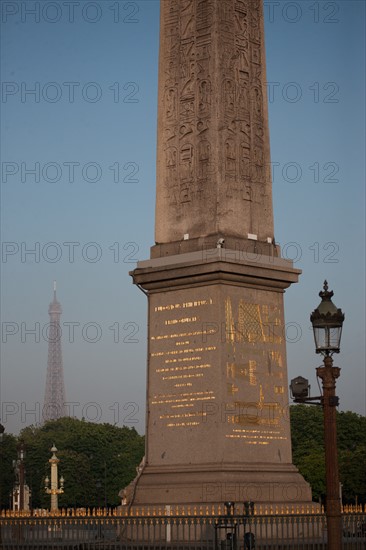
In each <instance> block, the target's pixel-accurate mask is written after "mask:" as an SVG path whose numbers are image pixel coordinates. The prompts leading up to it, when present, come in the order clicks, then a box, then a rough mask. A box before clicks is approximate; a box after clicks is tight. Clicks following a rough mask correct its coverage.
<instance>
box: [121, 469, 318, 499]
mask: <svg viewBox="0 0 366 550" xmlns="http://www.w3.org/2000/svg"><path fill="white" fill-rule="evenodd" d="M128 496H129V497H130V499H131V500H133V502H130V504H132V505H133V506H161V507H164V506H166V505H173V506H206V505H207V506H209V507H210V506H212V505H216V506H218V505H221V507H223V504H224V502H226V501H233V502H236V503H241V504H243V502H245V501H252V502H254V503H255V504H256V505H264V506H265V505H270V506H273V507H275V506H278V507H282V506H287V507H290V508H291V507H292V506H303V505H311V504H312V502H311V489H310V486H309V484H308V483H307V482H306V481H305V480H304V478H303V477H302V476H301V475H300V474H299V472H298V470H297V469H296V468H295V466H293V465H292V464H284V465H279V464H261V463H258V464H240V463H235V464H224V465H218V464H210V463H207V464H203V465H202V466H200V467H199V468H197V466H195V467H189V466H184V465H177V466H171V467H169V468H166V467H165V468H162V467H152V466H149V465H147V466H145V468H144V469H143V471H142V473H141V475H140V477H139V478H138V479H136V485H135V486H134V494H133V495H132V494H130V495H128Z"/></svg>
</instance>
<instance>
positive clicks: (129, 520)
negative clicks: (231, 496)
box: [0, 513, 366, 550]
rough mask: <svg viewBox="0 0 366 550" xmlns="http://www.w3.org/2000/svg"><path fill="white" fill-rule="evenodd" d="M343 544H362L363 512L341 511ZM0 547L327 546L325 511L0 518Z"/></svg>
mask: <svg viewBox="0 0 366 550" xmlns="http://www.w3.org/2000/svg"><path fill="white" fill-rule="evenodd" d="M342 521H343V549H344V550H365V549H366V514H365V513H358V514H345V515H343V517H342ZM0 548H1V550H23V549H24V550H25V549H28V550H30V549H34V550H48V549H61V548H62V549H65V550H66V549H67V550H98V549H100V550H101V549H104V550H140V549H141V550H326V548H327V529H326V518H325V516H324V514H295V515H291V514H287V515H253V516H243V515H241V516H239V515H233V516H225V515H220V516H203V517H202V516H147V517H146V516H145V517H142V516H122V515H121V516H117V515H112V516H108V515H106V516H84V517H76V516H74V517H64V516H57V517H56V516H55V517H50V516H48V517H32V516H30V517H1V518H0Z"/></svg>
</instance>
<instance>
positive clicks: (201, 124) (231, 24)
mask: <svg viewBox="0 0 366 550" xmlns="http://www.w3.org/2000/svg"><path fill="white" fill-rule="evenodd" d="M162 9H164V10H165V11H166V23H165V27H164V33H165V38H164V40H165V48H164V50H163V56H164V63H163V72H162V74H163V75H164V76H163V78H164V82H163V86H164V96H163V102H164V106H163V107H164V108H163V115H160V116H162V122H163V125H162V135H163V136H164V148H163V149H164V151H165V154H166V157H167V158H168V156H169V155H170V160H169V163H168V161H166V163H165V164H164V165H165V166H166V168H167V170H166V172H167V173H166V174H164V178H163V181H164V182H165V196H166V197H170V199H169V203H170V204H172V203H174V205H175V208H176V210H175V211H174V210H173V211H172V220H173V219H174V217H175V216H182V215H183V214H184V216H186V215H187V212H189V211H187V210H186V207H185V210H184V211H183V210H181V207H180V203H182V204H184V203H187V201H190V202H192V201H195V200H201V199H202V200H204V199H205V197H206V198H207V197H209V196H210V195H211V194H212V193H215V192H216V191H214V189H220V186H216V187H215V185H213V184H214V183H215V182H214V181H213V175H215V176H214V177H215V178H216V177H217V175H219V174H220V176H219V177H220V181H222V182H223V184H224V188H223V192H224V193H225V194H226V196H227V197H228V198H229V199H233V200H242V201H246V207H245V210H243V215H244V217H245V218H248V219H249V217H248V216H251V215H252V214H251V212H252V210H251V208H252V207H251V206H250V204H251V203H256V205H259V204H260V202H261V201H263V197H265V196H266V195H268V192H267V189H266V185H267V183H268V182H269V181H270V178H268V177H267V176H268V174H267V172H268V170H267V169H266V168H265V167H266V162H267V159H266V147H267V141H268V137H267V133H266V121H265V120H264V112H265V111H264V107H263V101H264V97H265V96H264V89H263V86H264V78H263V67H262V62H263V59H262V47H263V46H262V37H261V32H262V31H261V24H262V21H261V8H260V0H250V1H249V0H220V2H218V1H217V0H174V1H171V0H169V2H162ZM171 147H174V148H175V149H174V151H175V155H176V157H177V161H176V164H175V165H174V164H173V163H172V160H171V155H172V152H173V149H171ZM214 150H215V151H217V150H218V151H219V156H218V155H213V154H212V152H213V151H214ZM209 174H210V177H209ZM177 185H178V187H179V186H180V187H179V192H178V193H177ZM269 191H270V190H269ZM269 196H270V195H269ZM256 208H258V207H256ZM196 212H198V210H196ZM233 212H237V207H236V208H235V209H234V210H233ZM253 212H257V210H256V211H254V210H253ZM235 215H236V214H235ZM254 216H255V217H256V216H257V214H256V213H255V214H254ZM245 223H249V222H245ZM250 223H252V222H250ZM248 232H251V231H250V229H249V227H248ZM244 234H245V230H244Z"/></svg>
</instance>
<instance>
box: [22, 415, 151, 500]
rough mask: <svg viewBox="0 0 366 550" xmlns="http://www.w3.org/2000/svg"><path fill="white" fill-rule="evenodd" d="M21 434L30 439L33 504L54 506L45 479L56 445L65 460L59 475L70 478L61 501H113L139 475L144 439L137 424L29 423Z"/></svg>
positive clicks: (28, 454) (29, 474) (64, 420)
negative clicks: (134, 425)
mask: <svg viewBox="0 0 366 550" xmlns="http://www.w3.org/2000/svg"><path fill="white" fill-rule="evenodd" d="M20 437H21V438H22V439H23V440H24V442H25V444H26V450H27V452H26V471H27V481H28V484H29V485H30V486H31V489H32V494H33V502H32V505H33V507H34V508H36V507H40V506H42V507H43V506H45V505H46V504H47V507H48V506H49V497H47V495H46V494H45V491H44V479H45V476H46V475H49V472H50V465H49V463H48V460H49V459H50V457H51V454H50V448H51V447H52V445H53V444H55V445H56V447H57V449H58V453H57V456H58V458H59V459H60V463H59V475H60V476H61V475H63V477H64V479H65V492H64V494H63V495H61V496H60V498H59V504H60V506H70V507H74V506H105V505H108V506H113V505H117V504H119V503H120V498H119V497H118V492H119V491H120V489H122V488H123V487H124V486H126V485H128V483H129V482H130V481H131V480H132V479H133V478H134V477H135V475H136V467H137V466H138V464H139V463H140V461H141V459H142V456H143V454H144V438H143V437H142V436H140V435H139V434H138V433H137V432H136V430H135V429H134V428H127V427H125V426H124V427H122V428H120V427H117V426H112V425H111V424H95V423H92V422H85V421H82V420H77V419H74V418H66V417H65V418H60V419H59V420H54V421H49V422H47V423H46V424H44V425H43V426H42V427H34V426H30V427H27V428H25V429H24V430H22V432H21V434H20Z"/></svg>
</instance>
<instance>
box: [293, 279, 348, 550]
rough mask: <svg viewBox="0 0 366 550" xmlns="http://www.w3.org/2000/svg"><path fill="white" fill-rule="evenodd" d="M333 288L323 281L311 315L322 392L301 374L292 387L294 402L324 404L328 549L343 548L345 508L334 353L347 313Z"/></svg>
mask: <svg viewBox="0 0 366 550" xmlns="http://www.w3.org/2000/svg"><path fill="white" fill-rule="evenodd" d="M333 294H334V293H333V291H329V290H328V283H327V281H324V286H323V290H322V291H321V292H319V296H320V297H321V299H322V300H321V302H320V304H319V305H318V307H317V308H316V309H314V311H313V312H312V314H311V315H310V321H311V324H312V326H313V332H314V340H315V351H316V353H321V354H322V355H323V365H322V366H320V367H318V368H317V369H316V375H317V377H318V378H320V379H321V381H322V387H323V395H322V396H320V397H310V386H309V383H308V381H307V380H306V378H302V377H301V376H299V377H297V378H294V379H293V380H291V385H290V390H291V394H292V397H293V399H294V401H295V403H308V404H316V405H321V406H322V407H323V422H324V447H325V478H326V479H325V483H326V511H325V513H326V517H327V532H328V546H327V548H328V550H341V548H342V513H341V512H342V511H341V499H340V492H339V472H338V452H337V424H336V406H337V405H338V404H339V399H338V397H337V396H336V393H335V389H336V380H337V378H338V377H339V375H340V371H341V369H340V368H339V367H334V366H333V358H332V355H333V353H339V351H340V343H341V335H342V326H343V321H344V314H343V313H342V310H341V309H338V308H337V307H336V306H335V305H334V304H333V302H332V297H333Z"/></svg>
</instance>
